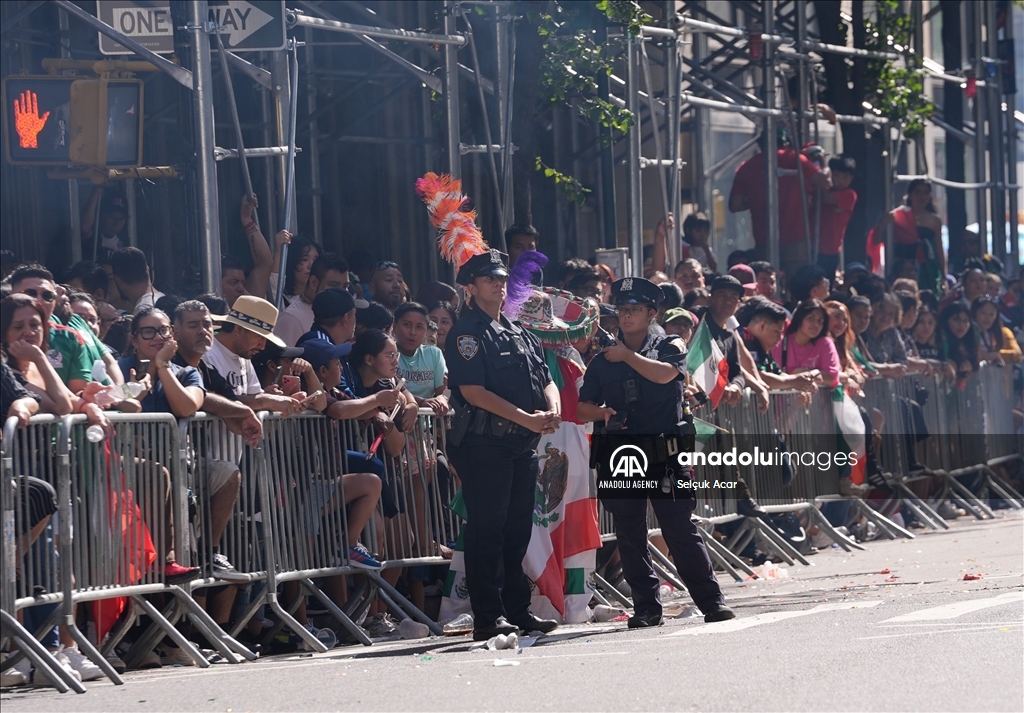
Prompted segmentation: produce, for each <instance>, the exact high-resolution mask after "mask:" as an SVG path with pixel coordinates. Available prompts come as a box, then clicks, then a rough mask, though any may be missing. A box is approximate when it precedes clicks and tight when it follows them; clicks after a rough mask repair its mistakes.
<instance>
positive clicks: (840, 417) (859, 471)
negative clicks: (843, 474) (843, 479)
mask: <svg viewBox="0 0 1024 713" xmlns="http://www.w3.org/2000/svg"><path fill="white" fill-rule="evenodd" d="M832 410H833V412H834V413H835V415H836V429H837V432H838V435H839V449H840V450H841V451H843V452H845V453H853V454H854V455H856V456H857V465H852V464H851V472H850V479H851V480H852V481H853V482H854V483H857V484H860V483H863V482H864V473H865V472H866V466H867V461H866V457H865V453H866V449H865V443H866V442H867V441H866V434H865V433H864V419H862V418H861V415H860V409H859V408H857V404H855V403H854V402H853V400H852V399H851V398H850V397H849V396H847V395H846V392H845V391H844V390H843V387H842V386H837V387H836V388H834V389H833V390H832Z"/></svg>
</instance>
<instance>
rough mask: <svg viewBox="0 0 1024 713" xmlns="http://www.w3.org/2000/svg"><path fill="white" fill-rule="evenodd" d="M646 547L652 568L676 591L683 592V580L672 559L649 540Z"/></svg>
mask: <svg viewBox="0 0 1024 713" xmlns="http://www.w3.org/2000/svg"><path fill="white" fill-rule="evenodd" d="M659 532H660V531H659ZM647 549H648V550H650V552H651V564H653V565H654V570H655V571H656V572H657V573H658V575H659V576H660V577H661V578H662V579H664V580H665V581H666V582H668V583H669V584H671V585H672V586H673V587H675V588H676V589H677V590H678V591H680V592H685V591H686V585H685V584H683V580H681V579H680V578H679V570H677V569H676V566H675V565H674V564H672V560H670V559H669V558H668V557H666V556H665V555H664V553H662V551H661V550H659V549H658V548H657V547H655V546H654V545H653V544H651V543H650V542H648V543H647Z"/></svg>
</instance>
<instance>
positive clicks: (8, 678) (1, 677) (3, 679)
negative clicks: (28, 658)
mask: <svg viewBox="0 0 1024 713" xmlns="http://www.w3.org/2000/svg"><path fill="white" fill-rule="evenodd" d="M12 655H13V654H12ZM8 658H9V656H6V655H5V656H4V660H7V659H8ZM26 683H28V677H27V676H26V675H25V674H24V673H22V672H21V671H19V670H18V667H17V666H11V667H10V668H8V669H4V671H3V673H0V688H14V687H15V686H24V685H25V684H26Z"/></svg>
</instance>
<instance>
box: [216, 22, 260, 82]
mask: <svg viewBox="0 0 1024 713" xmlns="http://www.w3.org/2000/svg"><path fill="white" fill-rule="evenodd" d="M217 36H218V37H220V34H219V33H218V35H217ZM228 62H230V63H231V64H232V65H233V66H234V67H235V69H237V70H238V71H239V72H241V73H242V74H245V75H248V77H249V78H250V79H252V80H253V81H255V82H257V83H258V84H259V85H260V86H261V87H263V88H264V89H270V72H268V71H267V70H265V69H263V67H257V66H256V65H255V64H253V63H252V62H249V61H246V60H244V59H242V58H241V57H239V56H238V55H237V54H235V53H234V52H228Z"/></svg>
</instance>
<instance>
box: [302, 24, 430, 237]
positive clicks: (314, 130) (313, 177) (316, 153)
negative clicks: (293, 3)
mask: <svg viewBox="0 0 1024 713" xmlns="http://www.w3.org/2000/svg"><path fill="white" fill-rule="evenodd" d="M304 35H305V39H306V48H305V53H306V115H307V117H313V119H312V121H310V122H309V126H308V128H309V188H310V192H311V193H312V194H313V239H314V240H315V241H316V243H317V245H323V244H324V234H323V230H324V228H323V214H324V210H323V195H322V194H323V189H322V187H321V184H320V125H319V123H318V122H317V120H316V100H317V79H316V72H315V71H314V69H315V67H316V53H315V50H314V48H313V46H312V45H311V44H310V42H309V41H310V40H311V39H312V38H313V31H312V30H311V29H309V28H306V30H305V32H304ZM365 41H366V42H367V43H371V42H373V40H371V39H370V38H369V37H367V38H365ZM374 44H376V43H374ZM385 49H386V48H385ZM388 51H390V50H388ZM430 76H431V77H433V78H434V79H435V80H437V78H436V77H434V76H433V75H430ZM438 84H440V81H438ZM295 151H296V152H298V151H299V148H298V147H297V146H296V147H295Z"/></svg>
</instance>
